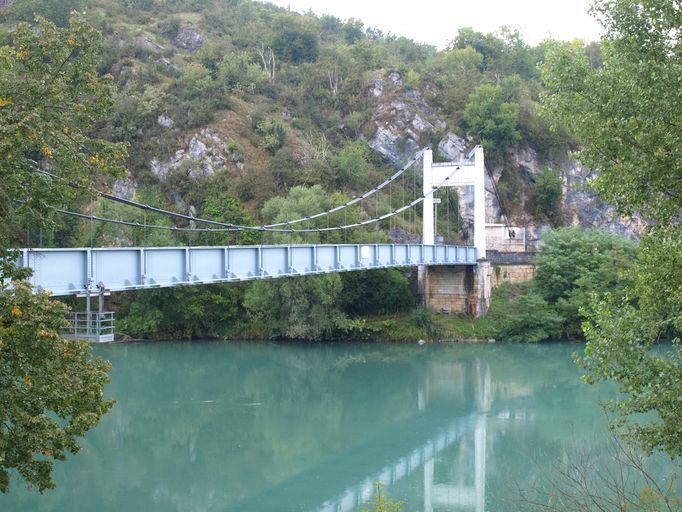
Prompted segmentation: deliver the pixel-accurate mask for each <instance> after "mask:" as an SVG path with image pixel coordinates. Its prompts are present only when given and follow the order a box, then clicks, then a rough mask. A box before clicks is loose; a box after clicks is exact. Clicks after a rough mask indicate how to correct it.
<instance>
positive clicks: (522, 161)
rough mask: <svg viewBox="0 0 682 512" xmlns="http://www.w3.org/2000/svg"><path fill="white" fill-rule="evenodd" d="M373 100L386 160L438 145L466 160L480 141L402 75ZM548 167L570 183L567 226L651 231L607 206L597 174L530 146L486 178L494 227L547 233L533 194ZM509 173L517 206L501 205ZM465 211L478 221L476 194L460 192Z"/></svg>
mask: <svg viewBox="0 0 682 512" xmlns="http://www.w3.org/2000/svg"><path fill="white" fill-rule="evenodd" d="M368 95H369V96H370V97H371V98H373V99H374V100H375V106H374V110H373V115H372V119H371V124H372V125H373V126H372V127H371V128H372V129H373V131H374V134H373V136H372V137H371V138H370V140H369V141H368V142H369V146H370V147H371V148H372V149H373V150H374V151H376V152H377V153H378V154H380V155H381V156H382V157H383V158H384V159H385V160H387V161H389V162H391V163H393V164H395V165H396V166H399V165H401V163H403V162H405V161H407V160H408V159H409V158H411V157H412V156H413V155H414V153H415V152H416V151H418V150H419V149H420V148H422V147H424V146H425V145H429V144H430V143H432V142H433V141H437V147H438V155H434V158H438V159H440V160H441V161H457V160H461V159H463V158H464V157H465V155H466V154H468V152H469V151H470V150H471V149H472V148H473V146H474V145H475V142H474V141H473V139H472V138H471V137H463V136H460V135H459V134H457V133H454V132H453V131H451V129H450V127H449V126H448V124H447V123H446V122H445V121H444V120H443V118H442V117H441V116H439V114H438V112H437V110H436V109H434V108H432V107H431V106H430V105H429V104H428V102H427V101H426V100H425V99H424V98H423V95H422V94H421V93H420V92H419V91H417V90H410V89H409V88H407V87H406V86H405V84H404V82H403V79H402V78H401V76H400V75H399V74H398V73H396V72H392V73H390V74H388V76H387V77H377V78H376V79H375V81H374V84H373V85H372V86H371V87H370V88H369V91H368ZM545 168H551V169H555V170H557V171H558V172H559V174H560V176H561V177H562V179H563V182H564V194H563V201H562V212H561V213H562V219H563V223H564V224H565V225H579V226H582V227H590V228H592V227H601V228H605V229H608V230H610V231H612V232H615V233H618V234H620V235H622V236H625V237H628V238H632V237H636V236H637V235H638V234H640V233H641V232H642V230H643V228H644V226H645V223H644V221H643V220H642V219H641V218H639V217H636V218H621V217H618V216H617V215H616V214H615V212H614V209H613V207H611V206H609V205H607V204H606V203H604V202H603V201H601V200H600V199H599V198H598V197H597V196H596V195H595V194H594V193H593V192H592V191H591V190H590V189H589V183H590V181H591V180H592V179H593V178H594V176H595V172H594V171H592V170H590V169H587V168H586V167H584V166H583V165H581V164H580V163H579V162H578V161H576V160H573V159H571V158H569V157H566V158H563V159H562V160H559V161H551V160H544V159H542V158H540V157H539V155H538V154H537V152H536V151H535V150H534V149H533V148H531V147H528V146H517V147H514V148H513V149H512V150H511V151H510V152H509V154H508V155H507V158H506V161H505V163H504V164H500V165H497V166H490V165H488V168H487V172H488V175H487V176H486V212H487V218H486V222H488V223H504V222H505V221H506V219H505V217H507V218H508V222H509V223H511V224H512V225H514V226H525V227H527V228H528V229H527V234H528V235H527V236H529V237H530V238H531V241H532V239H534V238H537V236H538V231H539V230H541V229H542V228H543V226H542V225H539V224H538V223H537V222H536V220H535V219H534V218H533V216H532V214H531V213H530V199H531V198H530V190H531V185H532V183H533V182H534V181H535V178H536V177H537V175H538V174H539V173H540V172H541V171H542V170H543V169H545ZM503 172H505V173H507V174H508V175H513V176H516V177H518V180H519V182H520V187H519V190H518V192H519V194H518V195H519V197H517V198H516V199H517V200H516V201H514V204H513V205H500V200H499V198H498V195H497V194H496V193H495V185H496V184H498V183H499V180H500V178H501V176H502V174H503ZM458 192H459V196H460V209H461V212H460V213H461V215H462V218H463V219H464V220H465V222H469V223H470V222H471V221H472V219H473V190H472V187H463V190H460V191H458Z"/></svg>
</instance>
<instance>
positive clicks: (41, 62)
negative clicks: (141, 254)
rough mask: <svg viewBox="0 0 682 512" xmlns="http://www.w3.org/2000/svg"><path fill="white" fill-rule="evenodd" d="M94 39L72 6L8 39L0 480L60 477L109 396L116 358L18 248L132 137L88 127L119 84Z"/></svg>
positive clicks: (1, 213) (1, 97)
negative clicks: (93, 133)
mask: <svg viewBox="0 0 682 512" xmlns="http://www.w3.org/2000/svg"><path fill="white" fill-rule="evenodd" d="M98 47H99V34H98V33H97V32H96V31H95V30H94V29H93V28H91V27H90V26H88V25H87V24H86V23H85V22H84V21H83V20H82V19H80V18H78V17H76V18H72V19H71V21H70V24H69V28H67V29H60V28H58V27H56V26H55V25H53V24H52V23H50V22H48V21H46V20H44V19H41V18H38V19H37V20H36V23H35V25H33V26H31V25H28V24H26V23H21V24H19V25H18V26H17V27H16V29H15V30H14V32H13V34H12V45H11V46H3V47H1V48H0V192H1V194H0V218H2V219H3V222H2V225H1V226H0V271H1V275H0V491H2V492H7V491H8V489H9V484H10V471H11V470H16V471H17V472H18V473H19V475H20V476H21V477H22V478H24V479H25V480H26V481H27V482H28V483H29V484H30V485H34V486H36V487H37V488H38V489H39V490H40V491H41V492H42V491H44V490H46V489H49V488H52V487H54V482H53V481H52V478H51V471H52V466H53V461H54V460H64V459H65V458H66V455H67V453H77V452H78V450H79V446H78V443H77V440H76V439H77V438H78V437H80V436H83V435H84V434H85V433H86V432H87V431H88V430H89V429H90V428H92V427H93V426H95V425H96V424H97V423H98V421H99V419H100V417H101V416H102V415H103V414H104V413H106V412H107V411H108V410H109V409H110V408H111V406H112V402H111V401H109V400H105V399H104V398H103V387H104V385H105V384H106V382H107V381H108V375H107V372H108V370H109V365H108V363H106V362H104V361H102V360H101V359H93V358H92V354H91V351H90V347H89V344H88V343H86V342H81V341H75V340H66V339H64V338H62V337H61V336H60V334H59V333H60V332H61V331H62V330H63V329H64V327H65V326H64V323H65V320H64V316H65V314H66V311H67V308H66V306H64V305H63V304H61V303H60V302H58V301H55V300H53V299H51V298H50V297H49V295H48V294H46V293H37V294H33V293H32V290H31V286H30V284H29V283H27V282H25V281H22V279H25V278H26V277H27V274H28V273H27V272H26V271H24V270H23V269H18V268H17V267H16V265H15V264H14V261H15V260H14V256H15V255H14V254H13V253H12V252H11V247H12V246H15V244H16V243H18V242H19V241H21V240H20V238H19V232H20V230H21V227H22V226H24V225H26V224H27V223H29V224H28V225H31V226H44V225H46V224H47V223H48V222H49V219H50V217H51V215H52V211H53V210H52V209H53V208H54V207H55V206H58V205H67V206H68V203H69V200H70V198H71V197H72V196H73V193H74V192H73V189H72V188H71V187H70V186H69V182H75V183H77V184H81V185H87V184H89V182H90V180H91V179H93V177H95V176H100V175H120V174H122V168H121V166H120V162H121V160H122V159H123V158H124V157H125V155H126V147H125V146H124V145H121V144H118V145H116V144H109V143H106V142H104V141H102V140H98V139H94V138H92V137H90V136H89V131H90V130H91V129H92V126H93V125H94V123H95V122H96V120H97V119H98V118H99V117H100V116H102V115H104V114H105V113H106V110H107V108H108V107H109V106H110V105H111V101H112V93H113V88H112V85H111V81H110V79H109V78H102V77H98V76H97V74H96V66H97V60H98ZM42 170H48V171H50V172H52V173H54V174H57V175H59V176H61V177H62V178H64V180H55V179H52V178H49V177H48V176H46V175H45V174H43V173H42V172H41V171H42ZM81 194H82V192H81ZM10 280H11V286H10V285H9V284H8V282H9V281H10Z"/></svg>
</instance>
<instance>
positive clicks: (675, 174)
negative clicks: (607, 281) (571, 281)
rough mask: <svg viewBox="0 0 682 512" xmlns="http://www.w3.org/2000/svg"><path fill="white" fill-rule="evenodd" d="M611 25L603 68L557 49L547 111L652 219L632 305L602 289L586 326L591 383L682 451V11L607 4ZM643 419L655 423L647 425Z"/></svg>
mask: <svg viewBox="0 0 682 512" xmlns="http://www.w3.org/2000/svg"><path fill="white" fill-rule="evenodd" d="M593 12H594V14H595V15H597V16H598V18H599V19H600V21H601V23H602V25H603V26H604V29H605V36H604V37H603V38H602V41H601V59H602V65H601V66H599V67H592V66H591V65H590V63H589V61H588V58H587V55H586V52H585V49H584V48H582V47H579V46H575V45H565V44H558V43H557V44H554V45H553V46H552V47H551V48H550V49H549V52H548V58H547V61H546V63H545V67H544V71H543V78H544V81H545V84H546V87H547V95H546V97H545V100H544V103H545V109H546V112H547V114H548V115H549V117H550V118H551V119H552V120H553V121H554V122H555V123H557V124H558V123H563V124H564V125H565V126H567V127H568V129H569V130H570V132H571V134H572V135H573V136H575V137H576V139H577V140H578V141H579V143H580V144H581V148H580V151H579V153H578V157H579V159H580V160H581V161H582V163H584V164H585V165H587V166H589V167H591V168H594V169H599V171H600V175H599V176H598V177H597V178H596V179H595V180H594V188H595V189H596V190H597V191H598V192H599V193H600V194H601V195H602V197H603V198H604V199H606V200H607V201H609V202H611V203H612V204H613V205H614V206H615V207H616V209H617V211H618V212H619V213H622V214H631V213H632V212H635V211H640V212H642V213H643V214H644V215H645V216H646V217H648V218H649V219H650V220H651V221H652V227H650V228H649V229H648V231H647V233H646V234H645V236H644V238H643V240H642V243H641V246H640V249H639V253H638V258H637V262H636V264H635V266H634V268H633V271H632V272H633V275H634V282H633V284H631V285H629V287H628V289H627V290H626V291H625V298H623V299H620V300H619V299H618V298H614V297H613V296H612V295H611V294H608V293H605V294H601V293H596V294H595V296H594V300H593V303H592V305H591V307H590V308H589V310H588V312H587V314H588V321H587V323H586V324H585V326H584V329H585V332H586V336H587V340H588V343H587V347H586V349H585V355H584V357H582V358H580V364H581V365H582V366H583V367H584V368H585V369H586V371H587V378H588V379H589V380H590V381H596V380H611V381H614V382H616V383H617V384H618V385H619V387H620V390H621V391H622V392H623V393H624V395H625V399H623V400H618V401H614V402H611V403H610V405H609V409H610V410H612V411H615V412H617V413H618V414H617V416H616V421H615V422H614V427H615V428H616V429H618V430H619V431H620V432H621V433H622V434H624V435H625V436H626V437H627V439H629V440H630V441H632V442H635V443H637V444H639V445H641V446H642V447H644V448H645V449H647V450H653V449H663V450H666V451H667V452H668V453H669V454H670V455H671V456H679V455H681V454H682V407H680V402H679V399H680V396H682V352H681V349H680V344H679V340H678V339H677V338H675V339H674V341H673V345H672V347H670V348H669V349H667V350H663V351H661V350H658V349H657V348H656V344H657V342H658V340H659V339H661V338H665V337H673V336H674V334H675V332H680V330H682V314H681V312H682V273H681V272H680V256H679V254H680V243H681V242H680V240H682V227H681V226H680V222H679V221H680V216H681V214H682V158H681V157H682V131H681V130H680V126H681V124H680V123H681V120H682V101H681V100H682V87H680V76H682V39H680V37H679V28H680V26H682V10H681V9H680V6H679V2H677V1H675V0H597V1H596V2H595V3H594V5H593ZM643 413H650V416H649V418H650V421H648V422H646V423H639V422H637V419H638V418H639V417H640V416H639V415H641V414H643Z"/></svg>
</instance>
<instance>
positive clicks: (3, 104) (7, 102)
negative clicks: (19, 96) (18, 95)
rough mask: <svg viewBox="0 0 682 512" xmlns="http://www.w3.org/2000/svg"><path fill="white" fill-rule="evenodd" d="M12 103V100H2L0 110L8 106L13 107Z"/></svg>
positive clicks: (0, 99) (0, 100)
mask: <svg viewBox="0 0 682 512" xmlns="http://www.w3.org/2000/svg"><path fill="white" fill-rule="evenodd" d="M11 103H12V98H0V108H2V107H6V106H7V105H11Z"/></svg>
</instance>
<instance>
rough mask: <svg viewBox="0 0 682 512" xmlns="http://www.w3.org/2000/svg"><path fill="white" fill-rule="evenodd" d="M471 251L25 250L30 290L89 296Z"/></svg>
mask: <svg viewBox="0 0 682 512" xmlns="http://www.w3.org/2000/svg"><path fill="white" fill-rule="evenodd" d="M476 257H477V251H476V249H475V248H474V247H469V246H456V245H420V244H356V245H346V244H342V245H270V246H267V245H263V246H227V247H154V248H141V247H126V248H92V249H87V248H77V249H24V250H23V251H22V253H21V258H20V261H19V264H20V265H21V266H23V267H31V268H32V269H33V276H32V278H31V281H32V283H33V285H34V287H35V288H36V289H38V288H40V289H43V290H46V291H51V292H52V293H53V295H75V294H83V293H93V294H96V293H97V291H96V289H97V288H99V289H100V290H102V289H106V290H108V291H125V290H133V289H139V288H158V287H167V286H177V285H188V284H203V283H220V282H231V281H248V280H255V279H269V278H275V277H288V276H301V275H312V274H324V273H332V272H347V271H353V270H365V269H374V268H390V267H404V266H414V265H426V266H430V265H475V264H476Z"/></svg>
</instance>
